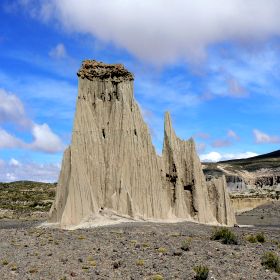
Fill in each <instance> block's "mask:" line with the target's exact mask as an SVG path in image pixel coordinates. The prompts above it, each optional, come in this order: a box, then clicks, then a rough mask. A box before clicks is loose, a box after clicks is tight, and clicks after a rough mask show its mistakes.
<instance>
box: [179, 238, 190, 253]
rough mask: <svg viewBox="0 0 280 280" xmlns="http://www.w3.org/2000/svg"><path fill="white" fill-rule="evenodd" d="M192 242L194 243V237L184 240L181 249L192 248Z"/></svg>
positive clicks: (187, 249)
mask: <svg viewBox="0 0 280 280" xmlns="http://www.w3.org/2000/svg"><path fill="white" fill-rule="evenodd" d="M191 243H192V239H191V238H187V239H185V240H183V241H182V244H181V249H182V250H183V251H189V250H190V248H191Z"/></svg>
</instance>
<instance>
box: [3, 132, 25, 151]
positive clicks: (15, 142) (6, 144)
mask: <svg viewBox="0 0 280 280" xmlns="http://www.w3.org/2000/svg"><path fill="white" fill-rule="evenodd" d="M23 146H24V143H23V141H21V140H20V139H18V138H16V137H15V136H13V135H11V134H9V133H8V132H7V131H6V130H4V129H2V128H1V127H0V149H1V148H20V147H23Z"/></svg>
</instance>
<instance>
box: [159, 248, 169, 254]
mask: <svg viewBox="0 0 280 280" xmlns="http://www.w3.org/2000/svg"><path fill="white" fill-rule="evenodd" d="M157 251H158V252H159V253H161V254H166V253H167V249H166V248H165V247H159V248H158V249H157Z"/></svg>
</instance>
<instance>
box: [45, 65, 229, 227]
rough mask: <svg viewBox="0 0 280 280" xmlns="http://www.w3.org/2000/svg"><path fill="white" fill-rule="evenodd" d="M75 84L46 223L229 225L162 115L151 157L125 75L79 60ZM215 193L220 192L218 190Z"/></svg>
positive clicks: (187, 147)
mask: <svg viewBox="0 0 280 280" xmlns="http://www.w3.org/2000/svg"><path fill="white" fill-rule="evenodd" d="M78 77H79V90H78V99H77V104H76V114H75V121H74V128H73V134H72V142H71V145H70V147H69V148H68V149H67V150H66V151H65V153H64V159H63V163H62V170H61V174H60V178H59V182H58V186H57V193H56V199H55V202H54V204H53V206H52V209H51V212H50V219H49V221H50V222H56V223H59V224H60V226H61V227H63V228H67V227H70V226H76V225H79V224H82V223H84V222H88V221H89V222H90V221H92V222H93V223H94V221H96V220H97V219H100V217H106V218H108V217H109V218H110V219H117V218H118V217H126V218H133V219H143V220H147V219H151V220H167V219H173V220H174V219H176V218H182V219H187V220H193V221H197V222H202V223H217V221H218V222H219V223H224V224H227V225H233V223H234V222H233V221H232V219H227V218H223V219H220V220H219V219H217V215H216V212H213V211H212V207H211V203H210V201H209V195H208V189H207V185H206V181H205V177H204V175H203V172H202V168H201V164H200V161H199V159H198V156H197V154H196V151H195V144H194V142H193V140H192V139H191V140H189V141H182V140H180V139H178V138H177V137H176V135H175V132H174V131H173V128H172V125H171V120H170V116H169V114H166V117H165V139H164V148H163V155H162V157H159V156H157V155H156V152H155V149H154V147H153V145H152V141H151V137H150V134H149V131H148V127H147V125H146V124H145V122H144V120H143V118H142V116H141V113H140V110H139V107H138V105H137V103H136V102H135V100H134V97H133V75H132V74H131V73H130V72H128V71H127V70H126V69H125V68H124V67H123V66H122V65H120V64H117V65H108V64H104V63H99V62H96V61H90V60H87V61H84V62H83V64H82V67H81V69H80V70H79V72H78ZM220 191H224V192H226V189H222V190H220V187H219V186H218V192H220ZM215 199H216V198H215ZM222 199H223V198H222V195H221V197H220V198H219V201H222ZM214 203H215V202H214ZM226 203H227V202H225V203H224V204H221V205H225V204H226ZM222 207H223V206H222ZM228 207H229V208H228V209H227V210H226V213H228V211H231V209H230V205H229V206H228ZM223 215H226V214H225V213H224V214H223Z"/></svg>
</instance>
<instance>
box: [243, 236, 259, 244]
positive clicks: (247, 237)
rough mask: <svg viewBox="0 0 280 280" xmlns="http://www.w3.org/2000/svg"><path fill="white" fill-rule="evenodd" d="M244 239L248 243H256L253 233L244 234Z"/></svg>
mask: <svg viewBox="0 0 280 280" xmlns="http://www.w3.org/2000/svg"><path fill="white" fill-rule="evenodd" d="M245 239H246V240H247V241H248V242H250V243H256V242H257V239H256V237H255V236H254V235H253V234H248V235H246V236H245Z"/></svg>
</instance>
